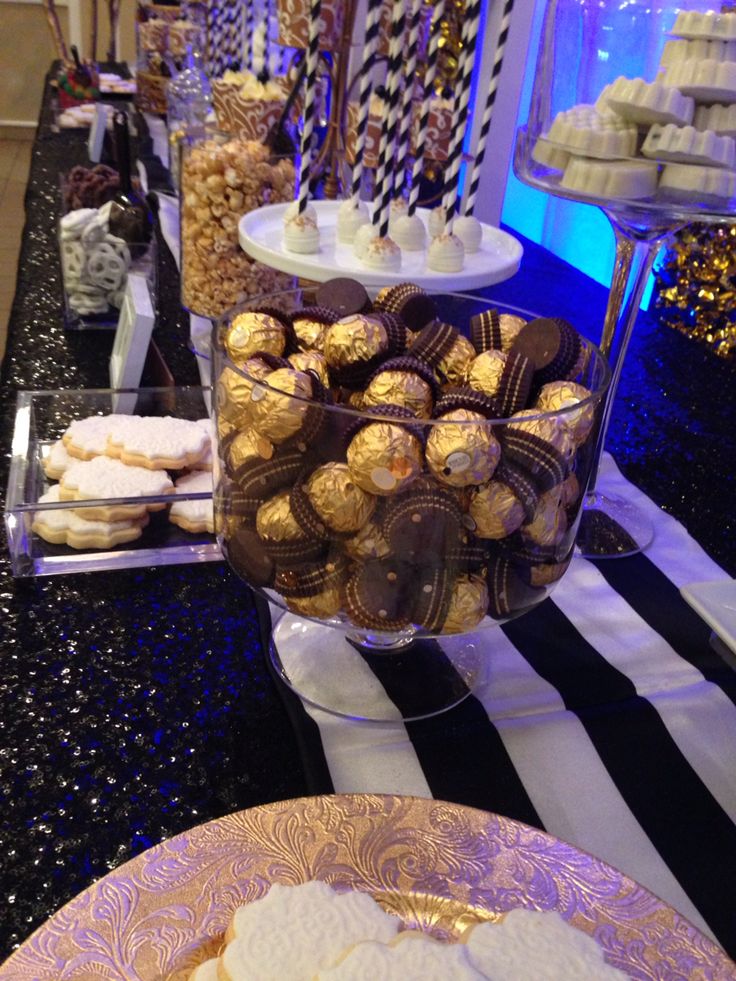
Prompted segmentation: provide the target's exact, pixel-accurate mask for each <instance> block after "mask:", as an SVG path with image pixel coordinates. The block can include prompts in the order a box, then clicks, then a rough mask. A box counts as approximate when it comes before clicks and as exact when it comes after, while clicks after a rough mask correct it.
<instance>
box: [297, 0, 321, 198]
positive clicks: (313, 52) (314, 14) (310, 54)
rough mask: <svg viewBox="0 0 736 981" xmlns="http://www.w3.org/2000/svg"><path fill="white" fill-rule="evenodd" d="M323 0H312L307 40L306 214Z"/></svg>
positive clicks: (302, 173)
mask: <svg viewBox="0 0 736 981" xmlns="http://www.w3.org/2000/svg"><path fill="white" fill-rule="evenodd" d="M321 12H322V3H321V0H312V3H311V5H310V8H309V34H308V40H307V74H306V77H305V79H304V115H303V124H302V141H301V158H302V159H301V168H300V170H299V198H298V201H299V209H298V210H299V214H300V215H301V214H304V212H305V210H306V207H307V201H308V199H309V169H310V166H311V163H312V147H311V144H312V132H313V131H314V109H315V88H316V82H317V64H318V62H319V21H320V14H321Z"/></svg>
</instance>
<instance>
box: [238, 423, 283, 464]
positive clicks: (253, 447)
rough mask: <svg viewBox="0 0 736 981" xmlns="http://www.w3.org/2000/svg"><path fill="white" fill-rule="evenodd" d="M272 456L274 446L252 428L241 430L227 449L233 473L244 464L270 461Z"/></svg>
mask: <svg viewBox="0 0 736 981" xmlns="http://www.w3.org/2000/svg"><path fill="white" fill-rule="evenodd" d="M272 456H273V444H272V443H271V442H269V440H267V439H266V437H265V436H261V434H260V433H259V432H258V431H257V430H255V429H252V428H250V427H246V428H245V429H241V430H240V432H239V433H238V434H237V436H235V438H234V439H233V440H232V442H231V443H230V444H229V445H228V447H227V459H228V463H229V464H230V469H231V470H232V471H235V470H237V469H238V467H242V466H243V464H244V463H249V462H258V461H260V460H270V459H271V457H272Z"/></svg>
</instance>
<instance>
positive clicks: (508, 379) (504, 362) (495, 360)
mask: <svg viewBox="0 0 736 981" xmlns="http://www.w3.org/2000/svg"><path fill="white" fill-rule="evenodd" d="M533 380H534V368H533V366H532V364H531V362H530V361H529V360H528V359H527V358H524V357H522V356H521V355H520V354H516V353H514V352H513V351H511V352H509V353H508V354H506V353H504V352H503V351H484V352H483V353H482V354H479V355H478V356H477V357H476V358H475V359H474V360H473V361H472V362H471V363H470V365H469V367H468V371H467V382H468V385H470V386H471V388H474V389H476V390H477V391H479V392H484V393H485V394H486V395H489V396H493V399H494V401H495V403H496V412H497V414H498V416H499V417H500V418H508V416H511V415H513V414H514V413H515V412H518V411H519V410H520V409H523V408H524V406H525V405H526V403H527V400H528V398H529V393H530V392H531V388H532V382H533Z"/></svg>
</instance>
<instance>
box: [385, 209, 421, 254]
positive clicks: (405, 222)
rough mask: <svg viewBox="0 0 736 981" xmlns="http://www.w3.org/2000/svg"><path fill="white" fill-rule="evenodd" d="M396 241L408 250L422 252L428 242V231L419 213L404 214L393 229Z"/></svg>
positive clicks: (401, 247) (392, 232) (392, 233)
mask: <svg viewBox="0 0 736 981" xmlns="http://www.w3.org/2000/svg"><path fill="white" fill-rule="evenodd" d="M391 235H392V237H393V240H394V242H396V244H397V245H398V246H399V248H400V249H404V250H405V251H406V252H422V251H423V250H424V246H425V245H426V243H427V231H426V229H425V227H424V222H423V221H422V219H421V218H420V217H419V215H418V214H417V213H416V212H414V214H413V215H402V216H401V217H400V218H397V219H396V221H395V222H394V226H393V228H392V230H391Z"/></svg>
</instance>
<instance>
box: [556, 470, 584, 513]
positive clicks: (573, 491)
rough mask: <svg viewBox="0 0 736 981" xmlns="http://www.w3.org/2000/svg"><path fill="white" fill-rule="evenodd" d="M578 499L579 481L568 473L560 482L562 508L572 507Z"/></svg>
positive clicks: (572, 474)
mask: <svg viewBox="0 0 736 981" xmlns="http://www.w3.org/2000/svg"><path fill="white" fill-rule="evenodd" d="M579 500H580V481H579V480H578V478H577V477H576V476H575V474H574V473H569V474H568V475H567V477H565V479H564V480H563V481H562V483H561V484H560V503H561V504H562V506H563V507H564V508H572V507H574V506H575V505H576V504H577V503H578V501H579Z"/></svg>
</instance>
